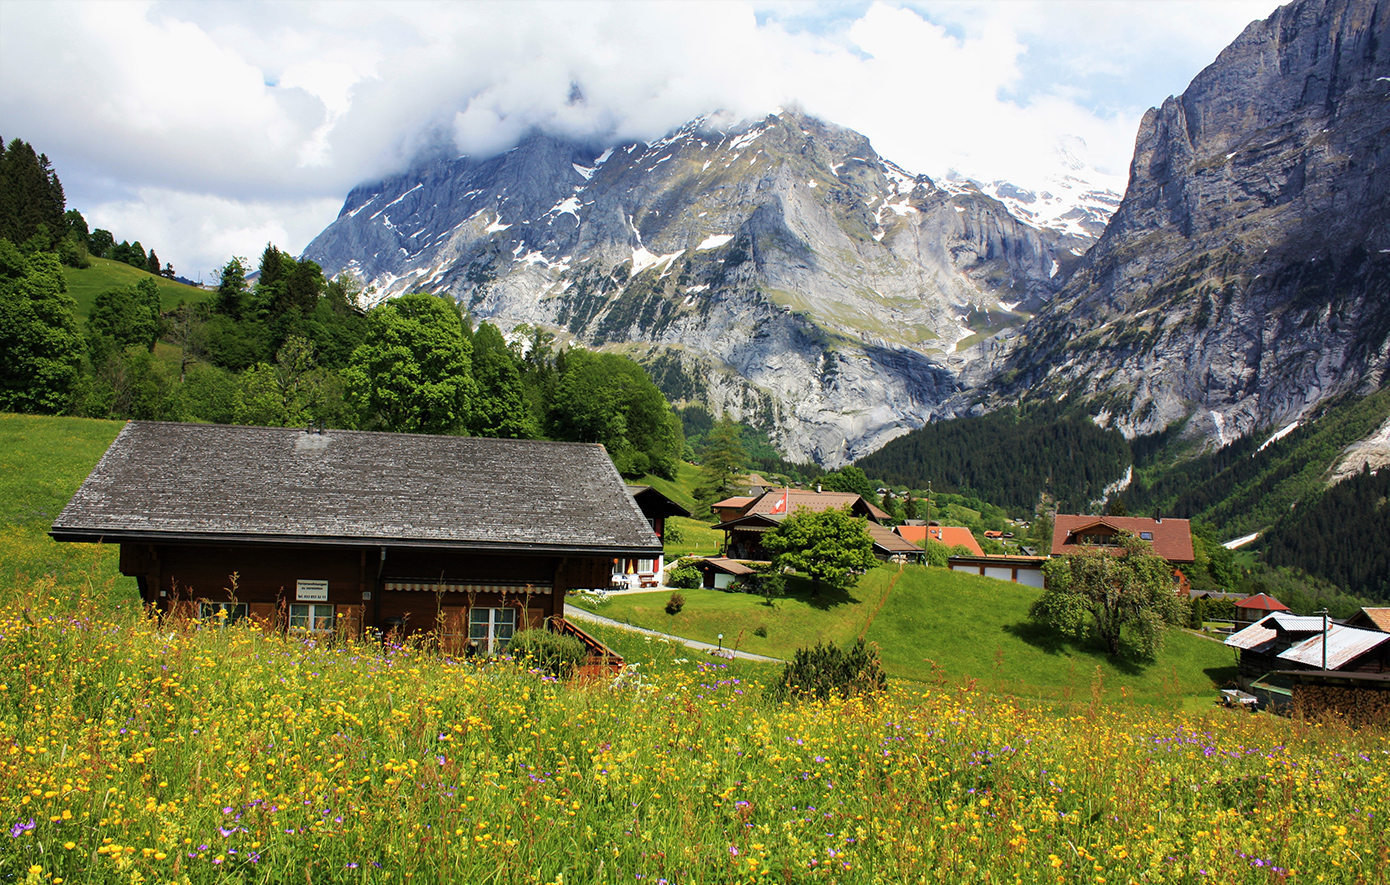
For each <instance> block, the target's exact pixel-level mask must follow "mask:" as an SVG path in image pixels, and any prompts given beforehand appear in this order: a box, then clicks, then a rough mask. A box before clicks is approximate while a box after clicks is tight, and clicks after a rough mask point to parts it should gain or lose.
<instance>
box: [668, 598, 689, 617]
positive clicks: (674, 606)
mask: <svg viewBox="0 0 1390 885" xmlns="http://www.w3.org/2000/svg"><path fill="white" fill-rule="evenodd" d="M683 608H685V597H684V596H682V595H681V594H679V593H672V594H671V598H670V599H668V600H666V614H668V615H678V614H680V611H681V609H683Z"/></svg>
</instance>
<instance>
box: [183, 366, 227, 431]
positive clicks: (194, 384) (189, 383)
mask: <svg viewBox="0 0 1390 885" xmlns="http://www.w3.org/2000/svg"><path fill="white" fill-rule="evenodd" d="M239 388H240V384H239V383H238V379H237V376H235V375H233V374H232V373H231V372H228V371H227V370H226V369H223V368H220V367H218V366H213V365H209V364H207V363H193V364H192V365H190V366H188V368H187V371H186V372H185V374H184V375H183V380H182V383H181V384H179V385H178V388H177V390H176V401H175V402H174V404H173V411H174V415H175V417H176V418H177V419H178V420H179V421H202V422H207V423H211V424H234V423H236V408H237V406H236V396H237V391H238V390H239Z"/></svg>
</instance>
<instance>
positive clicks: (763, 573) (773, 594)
mask: <svg viewBox="0 0 1390 885" xmlns="http://www.w3.org/2000/svg"><path fill="white" fill-rule="evenodd" d="M752 568H753V574H751V575H745V576H744V577H742V578H739V579H738V580H736V581H734V582H733V583H732V584H730V585H729V589H730V590H738V591H740V592H742V593H752V594H753V595H755V596H761V597H762V598H763V603H764V604H766V605H772V600H774V599H780V598H781V597H782V596H784V595H785V594H786V592H787V576H786V575H784V574H783V573H782V570H781V569H780V568H778V567H777V566H776V565H774V564H772V563H760V564H758V565H755V566H753V567H752Z"/></svg>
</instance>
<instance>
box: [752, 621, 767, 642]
mask: <svg viewBox="0 0 1390 885" xmlns="http://www.w3.org/2000/svg"><path fill="white" fill-rule="evenodd" d="M753 635H754V636H760V637H762V638H763V639H766V638H767V628H766V627H764V626H763V625H762V624H759V625H758V626H756V627H754V628H753Z"/></svg>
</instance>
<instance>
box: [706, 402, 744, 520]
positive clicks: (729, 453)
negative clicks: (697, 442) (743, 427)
mask: <svg viewBox="0 0 1390 885" xmlns="http://www.w3.org/2000/svg"><path fill="white" fill-rule="evenodd" d="M747 460H748V455H747V453H745V452H744V450H743V443H742V442H741V441H740V440H739V432H738V425H736V424H734V422H733V419H731V418H729V416H728V415H724V416H723V417H721V418H720V419H719V420H718V421H717V422H715V424H714V426H713V427H711V428H710V430H709V433H708V435H707V436H706V437H705V448H704V451H703V452H702V453H701V455H700V467H701V469H702V470H703V472H704V476H703V478H702V480H701V482H700V487H699V488H698V489H697V490H696V492H695V495H696V498H697V499H698V500H699V502H700V503H701V504H702V505H704V506H706V507H708V506H709V505H710V504H713V503H714V502H715V501H719V500H722V499H724V498H727V497H728V496H729V495H731V494H732V493H733V491H734V483H735V482H736V481H737V480H738V478H739V477H740V476H742V475H743V472H744V468H745V466H746V464H747Z"/></svg>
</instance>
